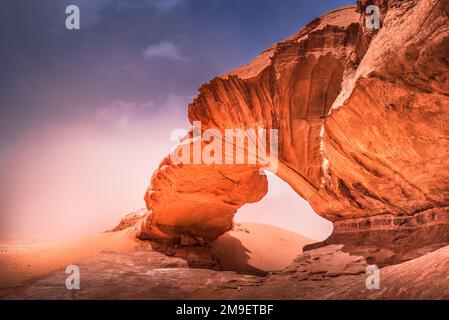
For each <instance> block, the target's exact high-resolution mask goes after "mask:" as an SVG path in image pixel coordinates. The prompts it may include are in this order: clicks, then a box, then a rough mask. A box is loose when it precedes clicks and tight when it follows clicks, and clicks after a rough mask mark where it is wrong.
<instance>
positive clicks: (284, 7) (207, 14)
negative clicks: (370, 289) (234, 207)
mask: <svg viewBox="0 0 449 320" xmlns="http://www.w3.org/2000/svg"><path fill="white" fill-rule="evenodd" d="M351 3H353V1H346V0H337V1H327V0H315V1H299V0H282V1H275V0H257V1H256V0H245V1H241V0H134V1H125V0H40V1H32V0H27V1H26V0H22V1H17V0H2V1H0V238H3V239H5V238H9V239H11V238H12V239H25V238H26V239H32V238H33V239H50V238H51V239H69V238H76V237H80V236H86V235H91V234H95V233H98V232H101V231H104V230H105V229H108V228H111V227H113V226H114V225H115V224H117V223H118V221H119V220H120V218H122V217H123V216H124V215H125V214H127V213H129V212H132V211H135V210H138V209H140V208H142V207H144V202H143V194H144V192H145V189H146V187H147V185H148V184H149V182H150V177H151V174H152V172H153V170H154V169H155V168H156V167H157V165H158V163H159V162H160V160H161V159H162V158H163V157H164V156H165V155H166V154H167V153H168V151H169V150H170V149H171V148H172V147H173V145H174V142H173V141H170V133H171V132H172V131H173V130H174V129H176V128H187V127H188V122H187V105H188V103H189V101H191V100H192V99H193V98H194V97H195V95H196V94H197V91H198V87H199V86H200V85H201V84H202V83H205V82H207V81H209V80H210V79H212V78H213V77H214V76H217V75H220V74H223V73H225V72H227V71H230V70H232V69H234V68H236V67H238V66H241V65H244V64H246V63H248V62H249V61H251V60H252V59H253V58H255V57H256V56H257V55H258V54H259V53H260V52H262V51H263V50H265V49H267V48H268V47H270V46H272V45H273V44H275V43H277V42H279V41H281V40H283V39H284V38H286V37H288V36H290V35H291V34H293V33H295V32H296V31H298V30H299V29H300V28H302V27H303V26H304V25H305V24H307V23H308V22H310V21H311V20H312V19H314V18H315V17H317V16H319V15H321V14H323V13H325V12H327V11H329V10H332V9H334V8H337V7H340V6H343V5H348V4H351ZM70 4H75V5H78V6H79V8H80V17H81V27H80V29H79V30H68V29H67V28H66V27H65V20H66V18H67V14H66V13H65V8H66V7H67V6H68V5H70ZM237 220H238V221H253V222H261V223H269V224H274V225H277V226H280V227H284V228H287V229H290V230H292V231H295V232H298V233H301V234H303V235H306V236H309V237H313V238H315V239H317V238H319V239H323V238H325V237H326V235H328V234H329V233H330V230H331V225H330V223H328V222H327V221H325V220H324V219H321V218H320V217H318V216H317V215H316V214H314V213H313V211H312V210H311V208H310V207H309V206H308V204H307V203H306V202H305V201H304V200H302V199H301V198H299V197H298V196H297V195H296V194H295V193H294V192H293V191H292V190H291V188H290V187H289V186H288V185H286V184H285V183H283V182H282V181H280V179H278V178H276V177H273V176H270V193H269V196H268V197H267V198H266V199H263V200H262V201H261V202H260V203H257V204H253V205H247V206H245V207H244V208H243V209H242V210H241V211H239V213H238V215H237Z"/></svg>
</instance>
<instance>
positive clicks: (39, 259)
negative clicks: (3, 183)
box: [0, 229, 138, 288]
mask: <svg viewBox="0 0 449 320" xmlns="http://www.w3.org/2000/svg"><path fill="white" fill-rule="evenodd" d="M137 244H138V241H137V240H136V238H135V233H134V231H133V229H126V230H123V231H120V232H107V233H102V234H99V235H97V236H93V237H87V238H83V239H79V240H71V241H63V242H53V243H48V242H47V243H42V242H39V241H35V242H13V243H11V242H9V241H2V242H1V251H0V288H1V287H10V286H16V285H20V284H21V283H22V282H24V281H26V280H29V279H31V278H34V277H37V276H40V275H43V274H46V273H49V272H51V271H54V270H57V269H60V268H65V267H66V266H68V265H70V264H73V263H76V262H78V261H81V260H83V259H85V258H88V257H90V256H93V255H95V254H98V253H100V252H102V251H115V252H127V251H130V250H132V249H133V248H134V247H135V246H136V245H137Z"/></svg>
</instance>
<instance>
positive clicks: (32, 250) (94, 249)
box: [0, 223, 314, 288]
mask: <svg viewBox="0 0 449 320" xmlns="http://www.w3.org/2000/svg"><path fill="white" fill-rule="evenodd" d="M312 242H314V241H313V240H311V239H307V238H305V237H303V236H301V235H298V234H295V233H293V232H290V231H287V230H284V229H281V228H277V227H274V226H268V225H263V224H256V223H242V224H236V226H235V227H234V230H232V231H230V232H228V233H226V234H224V235H222V236H221V237H220V238H219V239H218V240H217V243H216V244H215V246H214V247H213V249H214V254H215V255H216V257H217V258H218V260H219V261H220V264H221V266H222V267H223V269H225V270H231V271H237V272H241V273H254V272H256V273H257V272H260V273H262V274H263V273H266V272H268V271H276V270H282V269H284V268H285V267H287V266H288V265H289V264H290V263H291V261H292V260H293V259H294V258H295V257H296V256H297V255H298V254H300V253H301V252H302V247H303V246H304V245H305V244H308V243H312ZM143 243H144V242H143V241H140V240H138V239H137V238H136V236H135V230H134V228H127V229H124V230H122V231H118V232H106V233H102V234H100V235H97V236H93V237H87V238H83V239H80V240H74V241H64V242H55V243H39V242H34V243H29V242H28V243H27V242H25V243H17V242H16V243H8V242H6V241H4V242H2V245H1V251H0V288H5V287H10V288H11V287H15V286H20V285H22V284H23V283H24V282H26V281H28V280H30V279H34V278H39V277H41V276H43V275H46V274H48V273H50V272H52V271H55V270H58V269H65V267H66V266H68V265H70V264H76V263H79V262H81V261H83V260H84V259H86V258H89V257H93V256H96V255H98V254H100V253H103V252H114V253H126V252H132V251H134V249H136V248H137V247H139V246H140V245H142V244H143ZM145 248H146V250H152V249H151V246H149V245H148V246H146V247H145Z"/></svg>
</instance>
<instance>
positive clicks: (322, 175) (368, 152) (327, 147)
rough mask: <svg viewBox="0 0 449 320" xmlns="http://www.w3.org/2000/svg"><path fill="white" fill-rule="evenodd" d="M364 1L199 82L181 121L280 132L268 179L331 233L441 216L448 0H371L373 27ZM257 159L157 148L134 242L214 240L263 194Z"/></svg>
mask: <svg viewBox="0 0 449 320" xmlns="http://www.w3.org/2000/svg"><path fill="white" fill-rule="evenodd" d="M372 3H373V2H370V4H372ZM367 4H368V2H367V1H359V2H358V4H357V6H350V7H345V8H342V9H338V10H335V11H332V12H330V13H328V14H326V15H324V16H322V17H320V18H317V19H315V20H314V21H312V22H311V23H310V24H309V25H307V26H306V27H305V28H304V29H302V30H301V31H299V32H298V33H296V34H295V35H293V36H291V37H290V38H288V39H286V40H285V41H283V42H280V43H278V44H276V45H275V46H273V47H272V48H270V49H268V50H266V51H265V52H263V53H262V54H261V55H260V56H259V57H257V58H256V59H255V60H254V61H253V62H251V63H249V64H248V65H246V66H243V67H240V68H238V69H236V70H234V71H232V72H230V73H227V74H225V75H223V76H220V77H217V78H215V79H213V80H211V81H210V82H209V83H207V84H205V85H203V86H202V87H201V88H200V92H199V95H198V97H197V98H196V99H195V100H194V101H193V102H192V103H191V104H190V106H189V120H190V122H192V123H193V122H194V121H201V125H202V130H206V129H210V128H214V129H217V130H218V131H219V132H223V131H224V130H225V129H235V128H242V129H248V128H253V129H257V128H261V127H262V128H266V129H278V130H279V150H278V159H279V164H278V167H277V170H276V174H277V175H278V176H279V177H281V178H282V179H284V180H285V181H286V182H288V183H289V184H290V185H291V186H292V187H293V189H294V190H295V191H296V192H297V193H298V194H299V195H300V196H302V197H304V198H305V199H306V200H307V201H308V202H309V203H310V204H311V205H312V207H313V208H314V210H315V211H316V212H317V213H318V214H319V215H321V216H323V217H325V218H326V219H329V220H330V221H333V222H334V223H335V232H336V233H348V232H349V233H350V232H360V231H373V230H378V231H381V230H399V229H401V230H402V229H407V230H412V229H413V230H416V229H419V228H422V227H424V226H430V225H439V224H446V223H448V222H449V210H448V208H449V207H448V206H449V170H447V167H448V165H447V159H448V156H449V154H448V153H449V125H448V123H449V121H448V120H449V59H448V56H447V52H448V51H449V1H447V0H439V1H438V0H429V1H419V0H415V1H397V0H377V1H374V4H377V5H379V7H380V9H381V14H382V16H381V20H382V24H381V28H380V29H379V30H368V29H367V28H366V26H365V23H364V19H365V16H366V14H365V10H364V9H365V7H366V5H367ZM195 139H196V138H195V137H194V136H193V135H192V132H191V133H190V134H189V135H188V136H187V137H185V138H184V139H183V141H182V142H181V145H185V144H191V143H192V142H194V141H195ZM200 143H201V144H202V145H207V144H208V143H210V141H209V142H207V141H201V142H200ZM227 143H230V142H229V141H228V142H227ZM246 151H248V150H246ZM270 152H271V150H270ZM260 168H263V164H261V163H260V162H259V161H258V162H257V163H256V164H253V165H226V164H197V165H184V164H175V163H173V161H172V160H171V159H170V158H169V157H167V158H166V159H165V160H164V161H163V162H162V163H161V165H160V167H159V169H158V170H157V171H156V172H155V174H154V175H153V177H152V181H151V185H150V187H149V189H148V191H147V193H146V196H145V201H146V204H147V208H148V210H149V214H148V215H147V216H146V217H145V219H143V220H142V222H141V224H140V225H141V232H140V235H141V238H151V239H159V240H168V241H171V242H175V243H184V244H201V243H204V242H208V241H211V240H213V239H215V238H216V237H217V236H219V235H220V234H222V233H223V232H225V231H227V230H229V229H230V228H231V226H232V219H233V216H234V214H235V212H236V211H237V210H238V208H239V207H240V206H242V205H243V204H245V203H248V202H254V201H258V200H260V199H261V198H262V197H263V196H264V195H265V193H266V189H267V182H266V178H265V177H264V176H261V175H259V169H260ZM292 214H294V213H293V212H292Z"/></svg>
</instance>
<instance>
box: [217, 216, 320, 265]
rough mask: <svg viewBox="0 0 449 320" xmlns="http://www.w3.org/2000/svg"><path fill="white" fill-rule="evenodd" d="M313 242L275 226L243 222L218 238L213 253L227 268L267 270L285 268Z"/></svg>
mask: <svg viewBox="0 0 449 320" xmlns="http://www.w3.org/2000/svg"><path fill="white" fill-rule="evenodd" d="M314 242H316V241H315V240H312V239H308V238H306V237H303V236H301V235H299V234H297V233H294V232H291V231H288V230H285V229H282V228H278V227H275V226H270V225H265V224H259V223H240V224H236V225H235V227H234V230H232V231H230V232H227V233H226V234H224V235H222V236H220V237H219V238H218V239H217V241H216V243H215V245H214V252H215V256H216V257H217V258H218V259H219V260H220V265H221V266H222V267H223V268H224V269H225V270H233V271H238V272H244V273H248V272H250V273H254V272H256V273H257V272H258V271H259V272H261V273H264V272H268V271H279V270H282V269H284V268H285V267H287V266H288V265H289V264H290V263H291V262H292V260H293V259H294V258H296V257H297V256H298V255H299V254H300V253H301V252H302V248H303V247H304V246H305V245H306V244H310V243H314Z"/></svg>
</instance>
